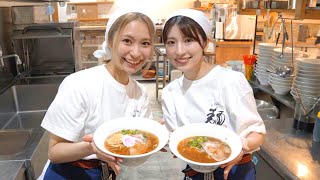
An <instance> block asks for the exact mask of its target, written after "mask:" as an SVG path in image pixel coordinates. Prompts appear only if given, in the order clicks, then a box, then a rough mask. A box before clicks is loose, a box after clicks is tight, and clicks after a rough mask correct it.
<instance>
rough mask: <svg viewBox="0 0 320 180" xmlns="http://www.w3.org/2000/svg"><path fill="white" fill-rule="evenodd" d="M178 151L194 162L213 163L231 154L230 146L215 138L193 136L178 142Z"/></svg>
mask: <svg viewBox="0 0 320 180" xmlns="http://www.w3.org/2000/svg"><path fill="white" fill-rule="evenodd" d="M178 152H179V153H180V154H181V155H182V156H183V157H184V158H187V159H189V160H192V161H195V162H199V163H215V162H219V161H223V160H225V159H227V158H228V157H229V156H230V155H231V148H230V146H229V145H228V144H226V143H225V142H223V141H221V140H219V139H217V138H213V137H207V136H193V137H189V138H186V139H183V140H182V141H180V142H179V144H178Z"/></svg>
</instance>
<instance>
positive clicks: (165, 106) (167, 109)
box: [161, 88, 178, 131]
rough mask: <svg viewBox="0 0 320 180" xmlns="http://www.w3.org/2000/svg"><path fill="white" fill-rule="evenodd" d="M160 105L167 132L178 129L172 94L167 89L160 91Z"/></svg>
mask: <svg viewBox="0 0 320 180" xmlns="http://www.w3.org/2000/svg"><path fill="white" fill-rule="evenodd" d="M161 105H162V112H163V119H164V120H165V124H166V127H167V129H168V130H169V131H173V130H175V129H177V128H178V122H177V116H176V111H175V105H174V98H173V93H172V92H171V91H169V88H165V89H163V90H162V96H161Z"/></svg>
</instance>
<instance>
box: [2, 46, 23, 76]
mask: <svg viewBox="0 0 320 180" xmlns="http://www.w3.org/2000/svg"><path fill="white" fill-rule="evenodd" d="M10 57H15V60H16V70H17V74H18V75H20V70H19V65H20V64H22V61H21V59H20V57H19V56H18V55H17V54H10V55H2V49H1V47H0V68H2V67H4V62H3V59H5V58H10Z"/></svg>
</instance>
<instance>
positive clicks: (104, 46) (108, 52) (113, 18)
mask: <svg viewBox="0 0 320 180" xmlns="http://www.w3.org/2000/svg"><path fill="white" fill-rule="evenodd" d="M130 12H139V13H142V14H144V15H146V13H144V12H141V10H139V9H135V10H134V9H131V10H130V9H122V10H118V11H115V12H114V13H112V14H111V15H110V17H109V20H108V23H107V26H106V32H105V41H104V42H103V43H102V50H96V51H95V52H94V53H93V55H94V56H95V57H96V58H102V57H105V58H106V59H107V60H109V59H111V57H112V51H111V49H110V48H109V47H108V42H109V41H108V33H109V31H110V28H111V26H112V25H113V24H114V22H115V21H116V20H117V19H118V18H119V17H120V16H122V15H124V14H127V13H130ZM146 16H148V15H146ZM148 17H150V16H148ZM150 19H151V18H150ZM153 24H154V23H153Z"/></svg>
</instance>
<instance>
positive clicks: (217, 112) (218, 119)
mask: <svg viewBox="0 0 320 180" xmlns="http://www.w3.org/2000/svg"><path fill="white" fill-rule="evenodd" d="M225 119H226V117H225V115H224V111H223V110H222V109H221V108H219V107H215V108H210V109H209V113H208V114H207V121H206V123H211V124H217V125H220V126H221V125H223V123H224V121H225Z"/></svg>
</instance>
